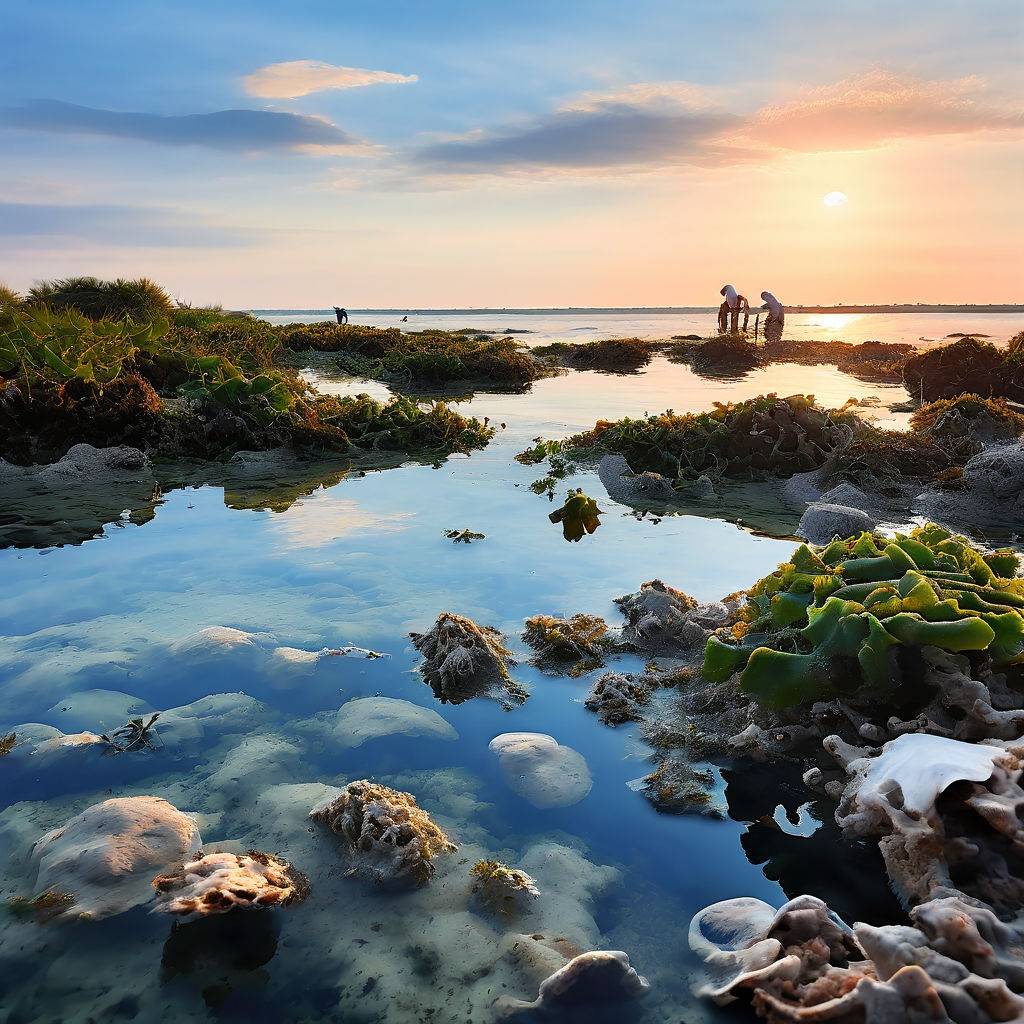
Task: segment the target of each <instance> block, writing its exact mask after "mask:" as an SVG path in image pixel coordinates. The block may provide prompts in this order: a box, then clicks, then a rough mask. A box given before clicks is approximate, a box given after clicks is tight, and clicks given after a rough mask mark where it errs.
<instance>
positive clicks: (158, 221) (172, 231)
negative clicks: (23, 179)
mask: <svg viewBox="0 0 1024 1024" xmlns="http://www.w3.org/2000/svg"><path fill="white" fill-rule="evenodd" d="M259 237H260V233H259V232H255V231H252V230H250V229H245V228H233V227H223V226H219V225H215V224H208V223H204V222H203V221H202V220H201V219H199V218H196V217H194V216H187V217H186V216H183V215H182V212H181V211H180V210H172V209H167V208H165V207H152V206H121V205H116V204H108V203H96V204H89V203H75V204H72V203H10V202H0V238H3V239H8V240H17V244H18V245H19V246H20V247H40V246H46V247H48V246H50V245H52V244H54V243H56V242H57V241H59V240H76V241H85V242H90V243H96V244H100V245H103V246H128V247H131V248H148V247H160V248H179V247H182V248H191V247H196V248H222V247H224V248H227V247H236V246H244V245H250V244H252V243H254V242H255V241H257V240H258V239H259Z"/></svg>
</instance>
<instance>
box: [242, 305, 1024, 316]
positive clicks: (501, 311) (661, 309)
mask: <svg viewBox="0 0 1024 1024" xmlns="http://www.w3.org/2000/svg"><path fill="white" fill-rule="evenodd" d="M752 308H753V307H752ZM717 309H718V307H717V306H566V307H561V308H546V307H536V308H515V307H506V308H498V307H476V308H474V307H468V306H467V307H458V308H454V307H453V308H446V309H409V308H405V307H399V308H396V309H370V308H360V307H357V306H350V307H348V311H349V312H350V313H372V314H387V315H396V314H402V315H408V316H442V315H455V314H459V313H465V314H470V315H475V316H494V315H503V316H517V315H531V314H532V315H537V314H545V315H549V316H575V315H579V314H581V313H598V314H600V313H713V312H715V311H716V310H717ZM249 312H251V313H256V314H260V315H264V316H330V315H331V314H333V313H334V309H333V308H327V309H251V310H249ZM786 312H787V313H1024V303H996V304H964V305H942V304H932V303H916V304H915V303H900V304H897V305H891V306H786Z"/></svg>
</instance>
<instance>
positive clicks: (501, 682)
mask: <svg viewBox="0 0 1024 1024" xmlns="http://www.w3.org/2000/svg"><path fill="white" fill-rule="evenodd" d="M409 637H410V639H411V640H412V642H413V646H414V647H415V648H416V650H418V651H419V652H420V653H421V654H422V655H423V663H422V664H421V665H420V674H421V675H422V676H423V679H424V680H425V681H426V682H427V683H428V684H429V685H430V688H431V689H432V690H433V691H434V696H435V697H437V698H438V699H439V700H441V701H443V702H444V703H449V704H461V703H462V702H463V701H465V700H469V699H470V698H471V697H476V696H483V695H487V694H498V693H501V692H503V693H505V694H507V695H508V696H509V697H510V698H511V699H512V700H514V701H516V702H518V703H522V702H523V701H524V700H526V697H527V694H526V692H525V691H524V690H523V689H522V688H521V687H519V686H518V685H517V684H516V683H514V682H513V681H512V677H511V676H510V675H509V672H508V662H509V660H510V659H511V657H512V652H511V651H509V650H508V648H507V647H505V645H504V643H503V642H502V636H501V633H499V632H498V630H496V629H494V628H493V627H491V626H478V625H477V624H476V623H475V622H473V620H472V619H467V618H466V617H465V616H464V615H456V614H455V613H454V612H442V613H441V614H440V615H439V616H438V617H437V621H436V622H435V623H434V625H433V626H432V627H431V629H430V631H429V632H427V633H410V634H409Z"/></svg>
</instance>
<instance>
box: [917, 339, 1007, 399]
mask: <svg viewBox="0 0 1024 1024" xmlns="http://www.w3.org/2000/svg"><path fill="white" fill-rule="evenodd" d="M903 382H904V384H905V385H906V388H907V390H908V391H909V392H910V395H911V397H912V398H916V399H920V400H921V401H924V402H934V401H935V400H936V399H939V398H956V396H957V395H963V394H972V395H980V396H981V397H982V398H998V397H1002V398H1009V399H1013V400H1015V401H1020V400H1021V399H1022V398H1024V361H1022V360H1021V358H1020V353H1019V352H1016V351H1014V350H1013V349H1010V348H1007V349H999V348H996V346H995V345H992V344H990V343H989V342H987V341H980V340H979V339H977V338H970V337H967V338H960V339H959V340H958V341H954V342H953V343H952V344H950V345H941V346H938V347H937V348H933V349H929V350H928V351H927V352H920V353H918V354H917V355H915V356H913V357H912V358H910V359H908V360H907V362H906V364H905V365H904V367H903Z"/></svg>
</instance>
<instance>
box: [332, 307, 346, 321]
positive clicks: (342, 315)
mask: <svg viewBox="0 0 1024 1024" xmlns="http://www.w3.org/2000/svg"><path fill="white" fill-rule="evenodd" d="M334 315H335V316H336V317H337V318H338V323H339V324H347V323H348V310H347V309H342V308H341V306H335V307H334Z"/></svg>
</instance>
